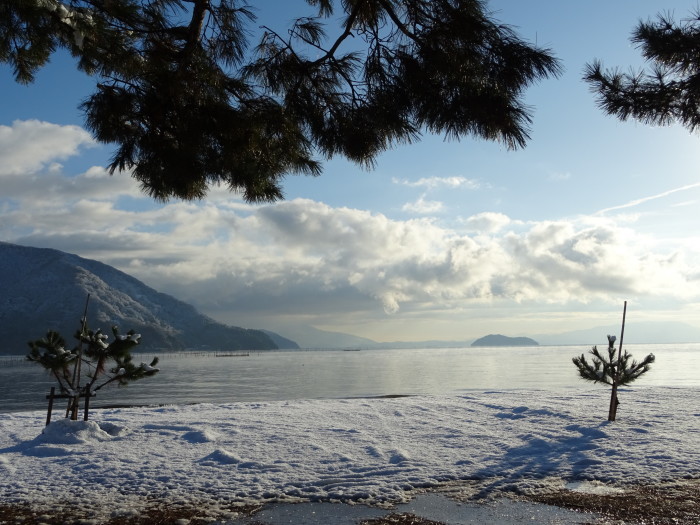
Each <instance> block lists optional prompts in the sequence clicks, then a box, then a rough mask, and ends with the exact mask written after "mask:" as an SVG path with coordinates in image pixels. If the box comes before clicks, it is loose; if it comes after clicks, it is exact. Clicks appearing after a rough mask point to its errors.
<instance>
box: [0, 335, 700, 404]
mask: <svg viewBox="0 0 700 525" xmlns="http://www.w3.org/2000/svg"><path fill="white" fill-rule="evenodd" d="M588 349H589V347H587V346H583V345H577V346H543V347H526V348H522V347H521V348H510V347H507V348H449V349H421V350H416V349H411V350H362V351H351V352H348V351H339V350H326V351H305V350H295V351H274V352H270V351H268V352H251V353H250V354H249V355H248V356H241V357H221V356H218V357H217V356H216V354H215V353H208V354H201V353H198V354H195V355H188V354H163V355H161V356H160V358H161V362H160V364H159V367H160V369H161V372H160V373H159V374H157V375H156V376H154V377H152V378H147V379H143V380H141V381H138V382H135V383H132V384H131V385H129V386H127V387H125V388H117V387H112V388H110V387H111V385H110V386H108V387H105V388H104V389H103V390H100V391H99V392H98V394H97V397H96V398H93V401H91V405H92V406H94V407H100V406H109V405H114V404H137V405H141V404H143V405H151V404H153V405H157V404H185V403H201V402H207V403H224V402H235V401H270V400H284V399H303V398H309V399H323V398H347V397H369V396H385V395H402V394H458V393H460V392H465V391H468V390H492V389H500V390H503V389H547V390H550V389H581V390H586V389H591V388H602V387H601V386H597V385H592V384H591V383H588V382H585V381H583V380H580V379H578V377H577V374H576V369H575V368H574V366H573V364H572V363H571V358H572V357H574V356H576V355H580V354H581V353H584V352H587V351H588ZM626 349H627V350H628V351H629V352H630V353H631V354H632V355H633V356H634V357H635V358H637V359H641V358H643V357H644V356H646V355H647V354H648V353H650V352H653V353H654V354H655V355H656V363H654V365H652V370H651V371H650V372H649V373H648V374H647V375H645V376H644V377H643V378H642V379H640V380H639V382H638V383H636V385H639V386H685V387H700V343H695V344H683V345H627V346H626ZM152 357H153V355H152V354H145V355H144V356H143V361H146V362H150V360H151V359H152ZM140 358H141V356H137V357H136V358H135V359H134V360H135V361H136V362H139V359H140ZM54 385H55V382H54V381H52V380H51V379H50V377H49V376H48V375H47V374H46V373H45V372H44V371H43V370H42V369H41V368H40V367H39V366H38V365H36V364H33V363H29V362H26V361H23V360H22V358H19V357H15V358H3V357H0V412H14V411H23V410H45V409H46V399H45V395H46V394H47V393H48V391H49V389H50V388H51V386H54ZM62 405H63V402H62V401H61V402H60V403H59V404H58V406H59V407H61V406H62Z"/></svg>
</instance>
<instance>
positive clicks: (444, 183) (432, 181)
mask: <svg viewBox="0 0 700 525" xmlns="http://www.w3.org/2000/svg"><path fill="white" fill-rule="evenodd" d="M392 182H393V183H394V184H401V185H403V186H410V187H412V188H427V189H435V188H439V187H446V188H466V189H469V190H476V189H478V188H479V187H480V186H481V184H480V183H479V181H477V180H474V179H468V178H466V177H423V178H421V179H418V180H416V181H411V180H408V179H399V178H393V179H392Z"/></svg>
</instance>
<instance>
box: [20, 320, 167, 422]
mask: <svg viewBox="0 0 700 525" xmlns="http://www.w3.org/2000/svg"><path fill="white" fill-rule="evenodd" d="M112 333H113V335H114V340H113V341H112V342H111V343H109V342H108V339H109V337H108V336H107V335H106V334H103V333H102V332H101V331H100V330H99V329H98V330H96V331H92V330H89V329H88V328H87V326H86V324H85V321H84V320H83V322H82V323H81V328H80V329H79V330H78V331H77V332H76V333H75V338H76V339H77V340H78V341H79V344H78V346H76V347H75V348H73V349H72V350H66V349H65V347H66V341H65V339H64V338H63V337H61V335H60V334H59V333H58V332H55V331H52V330H49V331H48V332H47V333H46V336H44V337H42V338H41V339H38V340H36V341H30V342H29V343H28V344H29V347H30V352H29V354H28V355H27V359H28V360H29V361H32V362H35V363H37V364H39V365H41V366H42V367H43V368H45V369H46V370H48V371H49V372H50V373H51V374H52V375H53V376H54V378H55V379H56V380H57V381H58V386H59V390H60V392H61V394H63V395H68V396H70V398H69V399H70V402H69V406H68V409H67V415H68V414H70V416H71V419H77V414H78V405H79V401H80V397H89V396H92V395H94V393H95V392H97V391H98V390H100V389H101V388H102V387H104V386H106V385H108V384H110V383H114V382H116V383H117V384H118V385H120V386H124V385H127V384H128V383H129V382H131V381H136V380H138V379H142V378H144V377H150V376H153V375H155V374H156V373H157V372H158V371H159V369H158V368H156V365H157V364H158V358H157V357H156V358H154V359H153V360H152V361H151V363H150V364H146V363H141V364H140V365H138V366H137V365H135V364H133V363H132V355H131V349H132V348H133V347H135V346H136V345H137V344H139V339H140V338H141V335H140V334H137V333H134V331H133V330H131V331H129V332H128V333H127V334H126V335H120V333H119V329H118V328H117V327H116V326H113V327H112ZM82 365H85V366H86V367H87V368H88V372H87V378H88V380H87V382H86V383H85V384H84V385H83V386H80V379H81V378H80V375H81V368H82ZM87 418H88V411H87V409H86V411H85V419H87Z"/></svg>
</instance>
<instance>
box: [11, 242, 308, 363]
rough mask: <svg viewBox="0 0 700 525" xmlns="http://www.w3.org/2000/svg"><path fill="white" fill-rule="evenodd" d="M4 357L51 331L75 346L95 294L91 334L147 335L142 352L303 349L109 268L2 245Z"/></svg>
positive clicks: (39, 250) (24, 349) (58, 253)
mask: <svg viewBox="0 0 700 525" xmlns="http://www.w3.org/2000/svg"><path fill="white" fill-rule="evenodd" d="M0 290H2V294H1V295H0V354H24V353H26V352H27V350H28V347H27V341H30V340H34V339H39V338H40V337H43V336H44V335H45V334H46V331H47V330H49V329H51V330H56V331H58V332H60V333H61V334H62V335H63V336H64V337H65V338H66V340H68V341H70V342H71V344H72V342H73V341H74V339H73V338H72V336H73V334H74V333H75V331H76V330H77V329H78V327H79V324H80V319H81V317H82V315H83V311H84V308H85V302H86V298H87V296H88V294H90V301H89V305H88V316H87V318H88V326H89V327H90V328H92V329H96V328H102V331H103V332H107V333H108V334H110V335H111V326H112V325H118V326H119V328H120V329H121V331H122V332H126V331H128V330H130V329H133V330H135V331H136V332H138V333H140V334H142V339H141V341H142V345H141V346H140V347H139V349H141V350H185V349H188V350H194V349H212V350H269V349H276V348H278V347H284V348H298V345H297V344H296V343H295V342H294V341H290V340H288V339H286V338H284V337H282V336H280V335H278V334H276V333H274V332H264V331H262V330H250V329H244V328H238V327H234V326H227V325H224V324H222V323H219V322H216V321H214V320H213V319H211V318H210V317H207V316H205V315H203V314H201V313H199V312H198V311H197V310H196V309H195V308H194V307H193V306H191V305H189V304H187V303H184V302H182V301H179V300H177V299H175V298H174V297H171V296H169V295H166V294H163V293H159V292H157V291H156V290H154V289H152V288H150V287H148V286H146V285H145V284H144V283H142V282H141V281H139V280H137V279H135V278H133V277H131V276H129V275H127V274H125V273H124V272H121V271H119V270H117V269H116V268H113V267H111V266H108V265H106V264H103V263H100V262H97V261H93V260H90V259H84V258H82V257H78V256H77V255H71V254H68V253H65V252H61V251H58V250H51V249H44V248H31V247H26V246H18V245H15V244H9V243H4V242H0Z"/></svg>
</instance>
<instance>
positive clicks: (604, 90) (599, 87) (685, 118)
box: [584, 10, 700, 132]
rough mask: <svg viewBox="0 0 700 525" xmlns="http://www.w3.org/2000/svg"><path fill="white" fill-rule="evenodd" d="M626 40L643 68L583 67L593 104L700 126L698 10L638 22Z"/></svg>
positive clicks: (622, 115) (655, 120)
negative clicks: (641, 59) (625, 70)
mask: <svg viewBox="0 0 700 525" xmlns="http://www.w3.org/2000/svg"><path fill="white" fill-rule="evenodd" d="M631 41H632V43H633V44H634V45H636V46H637V47H638V48H639V49H640V51H641V53H642V55H643V56H644V58H645V59H646V60H647V61H648V62H649V63H650V67H649V68H648V69H647V70H641V71H638V72H630V73H623V72H622V71H620V70H619V69H612V70H606V69H604V67H603V65H602V63H601V62H600V61H595V62H593V63H591V64H589V65H588V66H587V67H586V73H585V76H584V80H586V81H587V82H588V83H589V84H590V85H591V89H592V90H593V92H594V93H596V95H597V97H598V105H599V106H600V108H601V109H602V110H603V111H604V112H606V113H607V114H609V115H613V116H616V117H618V118H619V119H620V120H627V119H628V118H632V119H636V120H639V121H641V122H644V123H647V124H657V125H668V124H672V123H679V124H681V125H683V126H685V127H686V128H688V129H689V130H690V131H691V132H694V131H696V130H697V129H698V127H700V104H699V101H700V10H698V11H696V12H695V13H693V14H692V15H691V16H690V17H689V18H687V19H685V20H682V21H680V22H675V21H674V20H673V19H672V18H671V16H670V15H666V14H661V15H658V16H657V18H656V20H649V21H647V22H640V23H639V24H638V25H637V27H636V29H635V30H634V31H633V32H632V37H631Z"/></svg>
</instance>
